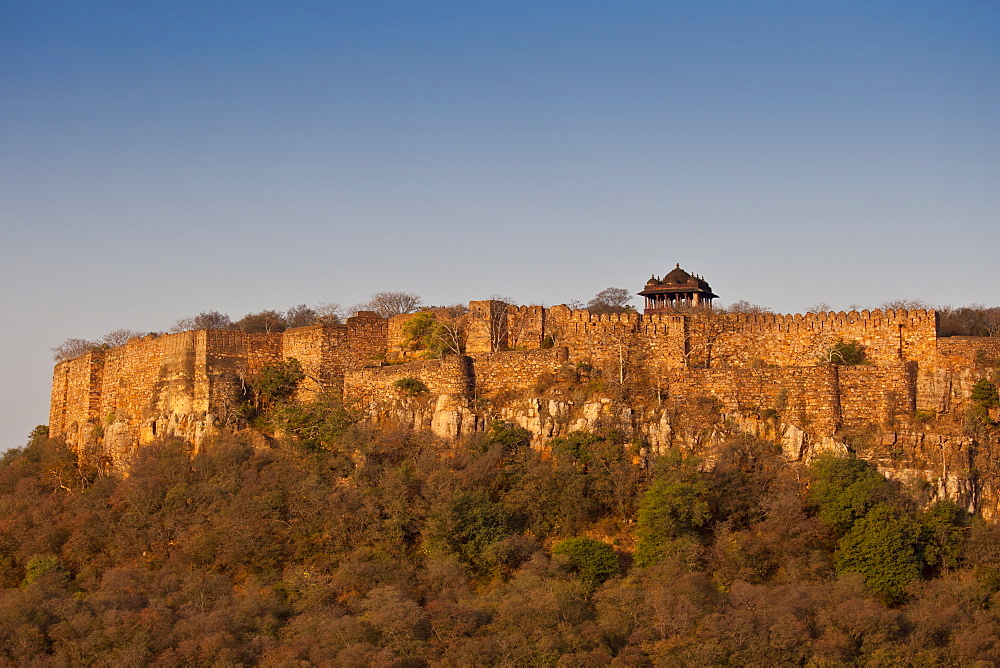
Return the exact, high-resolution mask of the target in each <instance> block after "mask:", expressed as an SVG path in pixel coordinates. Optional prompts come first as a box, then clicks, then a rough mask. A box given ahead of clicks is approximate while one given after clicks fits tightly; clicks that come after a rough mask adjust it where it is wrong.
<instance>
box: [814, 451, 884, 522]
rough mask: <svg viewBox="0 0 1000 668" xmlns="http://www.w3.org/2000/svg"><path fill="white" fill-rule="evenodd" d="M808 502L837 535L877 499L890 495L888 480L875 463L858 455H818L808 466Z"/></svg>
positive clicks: (875, 502)
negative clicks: (811, 477) (810, 474)
mask: <svg viewBox="0 0 1000 668" xmlns="http://www.w3.org/2000/svg"><path fill="white" fill-rule="evenodd" d="M809 470H810V472H811V473H812V475H813V481H812V483H811V484H810V485H809V501H810V502H811V503H812V505H813V507H815V508H816V509H817V511H818V512H817V516H818V517H819V519H820V521H821V522H823V524H825V525H827V526H828V527H830V528H831V529H833V531H834V533H835V534H836V535H838V536H843V535H844V534H846V533H847V532H848V531H849V530H850V528H851V527H852V526H853V525H854V523H855V522H856V521H857V520H858V519H860V518H862V517H864V515H865V513H867V512H868V510H869V509H870V508H871V507H873V506H874V505H875V504H877V503H878V502H879V501H880V500H883V499H886V498H888V496H889V487H888V481H887V480H886V479H885V476H883V475H882V474H881V473H879V472H878V469H876V468H875V467H874V466H872V465H871V464H869V463H868V462H866V461H864V460H862V459H858V458H857V457H853V456H852V457H832V456H830V457H820V458H818V459H817V460H816V461H814V462H813V463H812V464H811V465H810V467H809Z"/></svg>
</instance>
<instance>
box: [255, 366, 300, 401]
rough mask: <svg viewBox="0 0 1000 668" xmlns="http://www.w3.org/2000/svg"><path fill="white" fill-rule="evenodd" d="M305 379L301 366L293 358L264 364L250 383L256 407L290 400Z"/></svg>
mask: <svg viewBox="0 0 1000 668" xmlns="http://www.w3.org/2000/svg"><path fill="white" fill-rule="evenodd" d="M305 377H306V375H305V373H304V372H303V371H302V365H301V364H299V361H298V360H297V359H295V358H294V357H289V358H288V359H286V360H285V361H283V362H271V363H270V364H265V365H264V366H263V367H262V368H261V370H260V372H259V373H258V374H257V375H256V377H255V378H254V379H253V381H252V383H251V386H252V387H253V392H254V395H255V399H256V401H257V405H258V406H270V405H273V404H276V403H279V402H281V401H285V400H287V399H290V398H292V396H293V395H294V394H295V390H296V389H297V388H298V386H299V383H300V382H302V380H303V379H305Z"/></svg>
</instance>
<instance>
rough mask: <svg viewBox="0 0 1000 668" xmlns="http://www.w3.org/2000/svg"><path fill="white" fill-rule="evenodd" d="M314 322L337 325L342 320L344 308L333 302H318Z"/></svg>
mask: <svg viewBox="0 0 1000 668" xmlns="http://www.w3.org/2000/svg"><path fill="white" fill-rule="evenodd" d="M315 310H316V322H319V323H322V324H324V325H339V324H340V323H341V322H343V320H344V308H343V307H342V306H341V305H340V304H337V303H335V302H320V303H319V305H318V306H317V307H316V309H315Z"/></svg>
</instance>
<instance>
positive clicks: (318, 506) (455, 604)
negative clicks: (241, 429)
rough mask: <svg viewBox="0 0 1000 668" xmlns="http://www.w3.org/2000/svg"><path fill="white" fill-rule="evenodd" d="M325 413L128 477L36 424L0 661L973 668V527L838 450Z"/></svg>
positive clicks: (2, 563)
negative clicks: (545, 433)
mask: <svg viewBox="0 0 1000 668" xmlns="http://www.w3.org/2000/svg"><path fill="white" fill-rule="evenodd" d="M328 401H331V402H332V400H328ZM314 408H315V407H314ZM309 410H313V409H309ZM317 410H318V409H317ZM313 412H316V411H315V410H314V411H313ZM324 415H325V414H324ZM339 415H340V417H339V418H337V419H333V420H331V419H327V418H324V417H322V416H320V417H317V415H314V414H313V413H310V412H309V411H305V412H303V413H302V414H284V417H283V418H282V419H284V420H285V422H284V423H283V424H285V425H286V427H287V432H286V433H291V434H298V438H294V439H291V438H289V439H288V440H285V441H277V442H274V443H273V444H272V445H271V446H270V447H265V446H262V445H261V443H260V440H259V438H258V439H257V447H256V448H255V447H251V445H250V444H249V442H248V441H249V440H250V439H249V437H248V438H247V439H244V438H242V437H239V436H230V437H226V438H222V439H219V440H217V441H215V442H213V443H211V444H209V445H207V446H206V447H204V448H203V449H202V451H201V452H198V453H197V454H192V453H191V452H189V451H188V449H187V448H186V446H185V445H184V444H183V443H181V442H176V441H165V442H159V443H155V444H153V445H152V446H150V447H148V448H146V449H144V450H143V451H142V452H141V453H140V456H139V458H138V459H137V461H136V463H135V466H134V468H133V470H132V473H131V475H130V476H129V477H127V478H117V477H109V476H105V475H100V474H98V473H97V472H96V471H92V470H89V469H88V468H87V467H86V466H82V465H80V464H79V463H78V462H77V461H76V459H75V458H74V456H73V455H72V454H71V453H70V452H69V451H67V450H66V449H65V447H64V446H63V445H62V444H61V443H60V442H59V441H57V440H51V439H48V438H47V437H46V436H45V432H44V430H38V431H36V433H35V434H33V436H32V439H31V441H30V442H29V443H28V444H27V445H26V446H25V447H23V448H21V449H17V450H12V451H9V452H8V453H7V454H6V455H5V456H4V458H3V460H2V461H0V587H2V589H0V663H7V662H10V663H19V664H26V663H34V664H36V665H49V664H53V665H90V664H93V665H164V666H166V665H181V664H183V665H240V664H257V663H262V664H265V665H305V664H327V665H331V664H335V665H344V666H351V665H355V666H361V665H409V666H419V665H427V664H435V665H438V664H440V665H454V666H459V665H462V666H464V665H473V664H476V665H546V664H549V665H556V664H558V665H572V666H579V665H606V664H611V663H612V662H615V663H616V665H636V666H638V665H654V664H659V665H675V664H677V665H685V664H686V665H728V664H731V665H745V664H749V665H802V664H806V663H811V664H812V665H835V664H836V665H842V664H850V663H855V662H856V663H875V664H880V665H907V664H919V665H931V664H953V665H959V664H961V665H974V664H975V663H976V662H977V661H984V662H998V661H1000V593H998V592H1000V529H998V528H997V527H995V526H992V525H988V524H984V523H982V522H980V521H977V520H975V519H974V518H970V517H968V516H967V515H966V514H965V513H964V512H963V511H962V510H961V509H959V508H957V507H955V506H954V505H952V504H948V503H940V504H937V505H935V506H932V507H931V508H930V509H927V510H921V509H919V508H917V507H915V505H914V504H913V503H912V502H911V501H910V500H909V498H908V496H907V495H906V494H905V493H904V490H901V489H900V488H899V486H898V485H895V484H893V483H890V482H889V481H887V480H886V479H885V478H884V477H882V476H881V475H880V474H879V473H878V472H877V471H876V470H874V469H873V468H872V467H871V466H869V465H867V464H865V463H864V462H862V461H860V460H857V459H823V460H819V461H817V462H815V463H814V464H813V465H812V466H811V467H809V468H801V467H797V466H794V465H790V464H789V463H787V462H786V461H784V460H783V459H782V458H781V457H780V455H779V453H777V452H776V451H775V449H774V447H773V446H771V445H769V444H767V443H763V442H758V441H755V440H753V439H749V438H746V437H742V436H734V437H732V439H731V440H730V441H729V443H728V445H727V446H726V447H725V448H723V450H722V451H721V452H719V453H718V454H717V456H716V457H715V458H714V462H713V465H712V466H711V467H708V466H706V464H705V462H700V461H698V460H697V459H695V458H692V457H690V456H685V455H683V454H681V453H677V452H673V453H669V454H668V455H666V456H664V457H661V458H659V459H658V460H656V461H652V462H645V460H642V459H640V458H639V457H638V456H637V452H636V451H635V447H634V446H633V445H632V444H629V443H623V442H621V441H620V440H619V439H618V438H616V436H615V434H604V435H586V434H573V435H572V436H571V437H569V438H565V439H560V440H557V441H555V442H553V444H552V449H551V453H546V454H545V455H544V456H543V454H542V453H539V452H538V451H536V450H533V449H531V448H529V447H527V445H526V440H525V437H526V434H525V432H523V431H522V430H520V429H518V428H516V427H510V426H503V425H496V426H495V427H494V429H493V430H492V431H491V433H489V434H488V435H484V436H482V437H480V438H477V439H471V440H467V441H465V442H462V443H459V444H453V445H443V444H442V443H440V442H437V441H434V440H432V439H431V438H429V437H427V436H425V435H421V434H419V433H413V432H399V433H381V432H374V431H367V430H365V429H362V428H359V427H357V426H352V425H351V420H349V419H345V418H344V413H343V412H341V414H339ZM279 422H280V420H279ZM303 425H305V426H303ZM323 425H326V431H322V432H320V431H317V432H315V433H313V432H312V431H310V430H309V429H310V428H312V427H316V428H317V429H319V428H320V427H322V426H323ZM330 425H335V426H330ZM296 429H299V431H296Z"/></svg>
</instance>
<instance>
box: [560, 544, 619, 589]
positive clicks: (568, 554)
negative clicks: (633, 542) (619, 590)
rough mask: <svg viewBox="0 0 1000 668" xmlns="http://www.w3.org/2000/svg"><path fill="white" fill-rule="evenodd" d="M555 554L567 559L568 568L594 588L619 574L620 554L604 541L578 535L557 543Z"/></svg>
mask: <svg viewBox="0 0 1000 668" xmlns="http://www.w3.org/2000/svg"><path fill="white" fill-rule="evenodd" d="M552 554H553V556H560V557H562V558H563V559H564V560H565V564H566V568H567V569H568V570H569V571H570V572H572V573H576V574H577V575H579V576H580V579H581V580H583V581H584V582H585V583H586V584H587V585H588V586H589V587H591V588H594V587H596V586H597V585H599V584H601V583H603V582H604V581H605V580H607V579H609V578H613V577H614V576H616V575H618V573H619V572H620V569H619V567H618V555H616V554H615V551H614V550H613V549H612V547H611V546H610V545H608V544H607V543H605V542H603V541H599V540H594V539H593V538H586V537H583V536H578V537H576V538H567V539H566V540H564V541H560V542H559V543H556V545H555V547H553V548H552Z"/></svg>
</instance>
